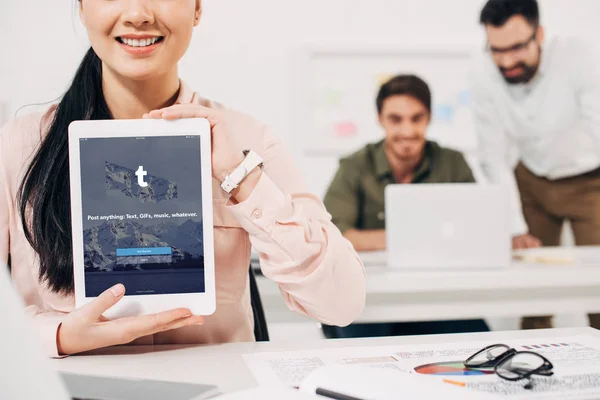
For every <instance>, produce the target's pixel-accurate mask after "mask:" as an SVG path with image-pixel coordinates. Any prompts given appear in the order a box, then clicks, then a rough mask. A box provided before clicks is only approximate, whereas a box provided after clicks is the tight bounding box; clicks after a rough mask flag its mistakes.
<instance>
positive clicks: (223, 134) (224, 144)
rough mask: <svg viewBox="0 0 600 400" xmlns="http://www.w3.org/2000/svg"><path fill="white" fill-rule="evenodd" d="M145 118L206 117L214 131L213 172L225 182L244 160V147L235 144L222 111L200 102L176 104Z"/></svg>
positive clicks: (155, 111)
mask: <svg viewBox="0 0 600 400" xmlns="http://www.w3.org/2000/svg"><path fill="white" fill-rule="evenodd" d="M144 118H153V119H166V120H175V119H181V118H206V119H207V120H208V122H209V123H210V127H211V131H212V138H211V139H212V174H213V177H214V178H215V179H216V180H218V181H219V182H223V180H224V179H225V177H226V176H227V175H228V174H230V173H231V172H232V171H233V170H234V169H235V168H236V167H237V166H238V165H240V163H241V162H242V161H243V160H244V154H243V152H242V150H243V149H238V148H237V147H235V146H234V144H233V142H232V141H231V139H230V137H229V132H228V130H227V126H226V124H225V118H224V115H223V113H222V112H221V111H219V110H214V109H212V108H208V107H204V106H201V105H199V104H175V105H173V106H171V107H166V108H161V109H160V110H154V111H151V112H150V113H148V114H144Z"/></svg>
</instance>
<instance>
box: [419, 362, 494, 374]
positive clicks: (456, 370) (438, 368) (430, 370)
mask: <svg viewBox="0 0 600 400" xmlns="http://www.w3.org/2000/svg"><path fill="white" fill-rule="evenodd" d="M415 372H417V373H418V374H423V375H440V376H465V375H490V374H493V373H494V371H493V370H487V369H467V368H465V366H464V365H463V363H462V362H460V361H447V362H439V363H433V364H424V365H419V366H418V367H415Z"/></svg>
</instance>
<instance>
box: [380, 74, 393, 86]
mask: <svg viewBox="0 0 600 400" xmlns="http://www.w3.org/2000/svg"><path fill="white" fill-rule="evenodd" d="M393 77H394V74H390V73H380V74H377V77H376V79H377V86H382V85H383V84H384V83H386V82H387V81H389V80H390V79H392V78H393Z"/></svg>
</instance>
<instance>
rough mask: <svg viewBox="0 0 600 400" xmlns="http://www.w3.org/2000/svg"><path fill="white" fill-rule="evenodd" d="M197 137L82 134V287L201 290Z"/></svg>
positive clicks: (91, 290)
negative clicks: (106, 136)
mask: <svg viewBox="0 0 600 400" xmlns="http://www.w3.org/2000/svg"><path fill="white" fill-rule="evenodd" d="M199 143H200V137H199V136H197V135H192V136H168V137H167V136H164V137H162V136H161V137H139V138H93V139H81V140H80V155H81V190H82V209H83V232H81V233H80V234H82V235H83V245H84V265H85V289H86V296H87V297H94V296H98V295H99V294H100V293H102V292H103V291H104V290H106V289H108V288H109V287H111V286H113V285H114V284H116V283H119V282H120V283H123V284H124V285H125V287H126V289H127V291H126V295H152V294H169V293H202V292H204V246H203V232H204V226H203V220H202V181H201V166H200V145H199Z"/></svg>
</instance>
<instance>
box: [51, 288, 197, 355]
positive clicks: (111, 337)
mask: <svg viewBox="0 0 600 400" xmlns="http://www.w3.org/2000/svg"><path fill="white" fill-rule="evenodd" d="M124 294H125V286H123V285H122V284H117V285H115V286H113V287H112V288H110V289H107V290H106V291H104V292H103V293H102V294H101V295H100V296H98V297H97V298H96V299H95V300H93V301H92V302H90V303H88V304H86V305H84V306H83V307H81V308H79V309H77V310H75V311H73V312H71V313H70V314H69V315H67V317H66V318H65V319H64V320H63V322H62V324H61V325H60V326H59V328H58V333H57V335H56V336H57V337H56V341H57V345H58V353H59V354H60V355H69V354H76V353H81V352H84V351H89V350H94V349H98V348H102V347H108V346H115V345H120V344H126V343H129V342H132V341H133V340H135V339H137V338H139V337H142V336H147V335H152V334H154V333H157V332H163V331H168V330H171V329H177V328H182V327H184V326H192V325H199V324H202V323H203V322H204V318H202V317H201V316H194V315H192V313H191V312H190V310H188V309H186V308H178V309H175V310H171V311H164V312H161V313H158V314H150V315H141V316H137V317H126V318H118V319H114V320H108V319H106V318H105V317H103V316H102V314H103V313H104V312H105V311H106V310H108V309H109V308H110V307H112V306H113V305H115V304H116V303H117V302H118V301H119V300H121V299H122V298H123V295H124Z"/></svg>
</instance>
